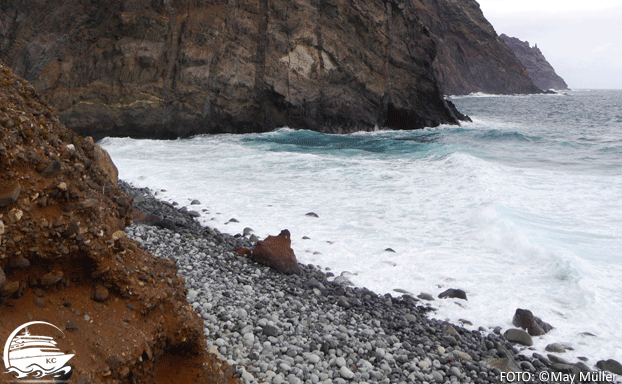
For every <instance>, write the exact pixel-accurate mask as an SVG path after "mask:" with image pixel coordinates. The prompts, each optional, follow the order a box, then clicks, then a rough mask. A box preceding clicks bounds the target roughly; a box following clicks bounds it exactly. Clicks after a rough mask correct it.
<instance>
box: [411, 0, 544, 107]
mask: <svg viewBox="0 0 622 384" xmlns="http://www.w3.org/2000/svg"><path fill="white" fill-rule="evenodd" d="M414 4H415V7H417V10H418V15H419V18H420V19H421V22H422V23H423V24H424V25H425V26H426V27H427V28H429V32H430V34H431V36H432V37H433V38H434V40H435V41H436V43H437V44H438V54H437V56H436V60H435V61H434V67H435V70H436V72H437V76H438V78H439V81H440V82H441V84H442V86H443V91H444V92H445V93H446V94H448V95H461V94H469V93H473V92H484V93H495V94H514V93H539V92H540V90H539V89H538V87H536V86H535V85H534V84H533V82H532V81H531V79H530V78H529V75H528V74H527V71H526V70H525V68H524V67H523V65H522V64H521V62H520V61H519V60H518V59H517V58H516V56H515V55H514V53H513V52H512V51H511V50H510V49H509V48H508V47H507V46H506V45H505V44H504V43H503V41H502V40H501V39H500V38H499V36H497V33H496V32H495V30H494V28H493V27H492V25H491V24H490V23H489V22H488V20H486V18H485V17H484V14H483V13H482V10H481V9H480V7H479V4H478V3H477V1H475V0H461V1H455V0H415V1H414Z"/></svg>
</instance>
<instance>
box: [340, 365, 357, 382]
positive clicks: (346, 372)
mask: <svg viewBox="0 0 622 384" xmlns="http://www.w3.org/2000/svg"><path fill="white" fill-rule="evenodd" d="M339 374H340V375H341V377H343V378H344V379H348V380H351V379H353V378H354V373H353V372H352V371H351V370H350V369H348V367H346V366H343V367H341V368H339Z"/></svg>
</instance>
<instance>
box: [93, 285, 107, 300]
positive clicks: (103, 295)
mask: <svg viewBox="0 0 622 384" xmlns="http://www.w3.org/2000/svg"><path fill="white" fill-rule="evenodd" d="M108 296H110V292H108V288H106V287H104V286H103V285H98V286H97V287H95V293H94V294H93V300H95V301H99V302H103V301H105V300H106V299H107V298H108Z"/></svg>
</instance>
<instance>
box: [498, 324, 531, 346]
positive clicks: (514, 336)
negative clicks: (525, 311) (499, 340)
mask: <svg viewBox="0 0 622 384" xmlns="http://www.w3.org/2000/svg"><path fill="white" fill-rule="evenodd" d="M503 336H505V338H506V339H507V340H508V341H512V342H514V343H519V344H522V345H526V346H531V345H533V340H532V338H531V336H529V334H528V333H527V332H525V331H523V330H522V329H516V328H512V329H508V330H507V331H505V333H504V334H503Z"/></svg>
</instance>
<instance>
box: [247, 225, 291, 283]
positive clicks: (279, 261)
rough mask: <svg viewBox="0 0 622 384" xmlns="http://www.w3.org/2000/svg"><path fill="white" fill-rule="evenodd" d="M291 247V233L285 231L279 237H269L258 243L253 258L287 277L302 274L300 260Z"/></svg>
mask: <svg viewBox="0 0 622 384" xmlns="http://www.w3.org/2000/svg"><path fill="white" fill-rule="evenodd" d="M291 245H292V241H291V237H290V233H289V231H288V230H287V229H284V230H282V231H281V233H279V235H278V236H268V237H266V238H265V239H264V240H263V241H262V240H260V241H258V242H257V245H256V246H255V249H253V252H252V254H251V258H252V259H253V260H255V261H256V262H258V263H260V264H263V265H267V266H269V267H270V268H273V269H275V270H277V271H279V272H281V273H284V274H287V275H290V274H300V267H299V266H298V260H296V255H295V254H294V250H293V249H292V247H291Z"/></svg>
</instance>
